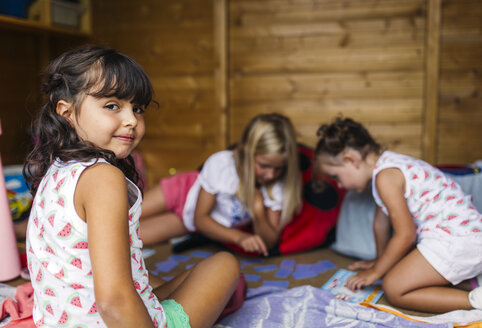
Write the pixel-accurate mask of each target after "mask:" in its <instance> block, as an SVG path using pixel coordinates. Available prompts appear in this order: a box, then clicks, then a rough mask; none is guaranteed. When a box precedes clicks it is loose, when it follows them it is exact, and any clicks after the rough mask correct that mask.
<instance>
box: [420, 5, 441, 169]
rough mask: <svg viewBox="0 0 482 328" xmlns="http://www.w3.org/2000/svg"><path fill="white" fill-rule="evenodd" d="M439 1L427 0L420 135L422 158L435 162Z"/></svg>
mask: <svg viewBox="0 0 482 328" xmlns="http://www.w3.org/2000/svg"><path fill="white" fill-rule="evenodd" d="M440 17H441V1H440V0H429V2H428V17H427V51H426V57H425V70H426V73H425V74H426V80H425V81H426V82H425V112H424V121H423V122H424V130H423V136H422V140H423V141H422V144H423V146H422V147H423V152H422V154H423V156H422V158H423V159H424V160H425V161H427V162H429V163H433V164H435V163H436V162H435V161H436V158H437V154H436V142H437V120H438V102H437V100H438V91H439V90H438V87H439V85H438V79H439V62H440V28H441V26H440Z"/></svg>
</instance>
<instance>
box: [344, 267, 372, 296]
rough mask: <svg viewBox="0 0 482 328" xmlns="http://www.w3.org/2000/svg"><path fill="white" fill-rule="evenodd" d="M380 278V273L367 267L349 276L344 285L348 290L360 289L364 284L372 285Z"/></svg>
mask: <svg viewBox="0 0 482 328" xmlns="http://www.w3.org/2000/svg"><path fill="white" fill-rule="evenodd" d="M380 278H381V275H380V274H378V273H377V272H375V270H373V269H368V270H365V271H362V272H359V273H357V274H356V275H354V276H351V277H350V278H348V280H347V281H346V287H348V288H349V289H350V290H353V291H354V290H358V289H362V288H363V287H365V286H370V285H373V284H374V283H375V282H377V281H378V280H379V279H380Z"/></svg>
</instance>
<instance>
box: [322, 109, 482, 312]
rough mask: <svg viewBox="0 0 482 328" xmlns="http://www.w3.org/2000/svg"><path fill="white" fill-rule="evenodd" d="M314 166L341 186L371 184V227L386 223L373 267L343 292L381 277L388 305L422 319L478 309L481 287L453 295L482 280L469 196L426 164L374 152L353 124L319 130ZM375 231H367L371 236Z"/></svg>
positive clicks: (477, 227) (479, 236) (481, 238)
mask: <svg viewBox="0 0 482 328" xmlns="http://www.w3.org/2000/svg"><path fill="white" fill-rule="evenodd" d="M318 135H319V137H320V140H319V141H318V145H317V147H316V153H315V156H316V160H317V162H318V167H319V169H320V170H321V172H322V173H323V174H325V175H327V176H330V177H332V178H333V179H335V180H337V181H338V183H339V185H340V186H341V187H344V188H346V189H352V190H357V191H362V190H364V189H365V188H366V187H367V185H368V184H369V183H370V182H371V183H372V193H373V197H374V199H375V202H376V203H377V205H378V206H379V207H378V208H377V212H376V214H375V220H377V218H378V220H380V219H385V220H386V221H387V220H390V223H391V226H392V228H393V235H391V236H390V235H389V231H387V230H386V232H387V236H385V237H383V238H382V239H385V240H386V241H387V243H386V244H385V245H383V247H380V248H378V247H377V258H376V260H374V261H364V262H358V263H357V264H355V265H354V266H352V268H359V269H363V271H361V272H359V273H358V274H356V275H354V276H352V277H350V278H349V280H348V281H347V286H348V287H349V288H350V289H352V290H355V289H360V288H363V287H364V286H368V285H371V284H373V283H375V282H376V281H378V280H379V279H380V278H382V277H383V282H382V286H383V289H384V291H385V294H386V295H387V298H388V300H389V301H390V302H391V303H392V304H394V305H396V306H399V307H403V308H407V309H413V310H418V311H425V312H448V311H451V310H457V309H467V310H469V309H472V308H477V309H482V286H479V287H477V288H475V289H474V290H472V291H470V292H469V291H466V290H462V289H458V288H453V286H450V284H452V285H457V284H459V283H460V282H462V281H463V280H467V279H471V278H474V277H477V276H478V275H481V274H482V252H481V249H482V231H481V230H482V215H481V214H480V213H478V212H477V210H476V209H475V208H474V207H473V205H472V203H471V201H470V196H466V195H465V194H464V192H463V190H462V189H461V188H460V186H459V185H458V184H457V183H455V182H454V181H452V180H451V179H450V178H449V177H448V176H446V175H445V174H444V173H442V172H441V171H440V170H438V169H437V168H435V167H433V166H431V165H429V164H428V163H426V162H424V161H422V160H419V159H415V158H412V157H410V156H406V155H402V154H397V153H394V152H391V151H383V152H382V151H381V150H380V146H379V144H378V143H376V142H375V140H374V139H373V138H372V137H371V136H370V134H369V133H368V131H367V130H366V129H365V128H364V127H363V126H362V125H361V124H360V123H357V122H355V121H353V120H351V119H349V118H345V119H342V118H337V119H336V120H335V121H334V122H333V123H332V124H327V125H323V126H322V127H321V128H320V129H319V131H318ZM377 232H380V230H377V229H374V233H375V235H377Z"/></svg>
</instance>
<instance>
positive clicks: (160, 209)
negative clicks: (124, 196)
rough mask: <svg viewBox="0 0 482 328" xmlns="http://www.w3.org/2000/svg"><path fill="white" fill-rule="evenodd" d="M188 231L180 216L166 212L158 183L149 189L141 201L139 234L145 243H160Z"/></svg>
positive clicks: (162, 192) (162, 194)
mask: <svg viewBox="0 0 482 328" xmlns="http://www.w3.org/2000/svg"><path fill="white" fill-rule="evenodd" d="M187 233H189V231H188V230H187V229H186V227H185V226H184V224H183V223H182V220H181V218H179V217H178V216H177V215H176V214H174V213H171V212H167V206H166V198H165V196H164V191H163V190H162V188H161V186H160V185H157V186H155V187H154V188H152V189H149V190H148V191H147V192H146V193H145V194H144V198H143V201H142V214H141V219H140V230H139V235H140V237H141V239H142V241H143V242H144V244H146V245H150V244H155V243H162V242H165V241H168V240H169V239H171V238H173V237H178V236H182V235H185V234H187Z"/></svg>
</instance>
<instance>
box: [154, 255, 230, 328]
mask: <svg viewBox="0 0 482 328" xmlns="http://www.w3.org/2000/svg"><path fill="white" fill-rule="evenodd" d="M239 272H240V270H239V262H238V260H237V259H236V258H235V257H234V256H233V255H232V254H230V253H227V252H220V253H216V254H215V255H213V256H211V257H210V258H208V259H205V260H203V261H202V262H200V263H198V264H197V265H196V266H194V267H193V268H192V269H190V270H189V271H186V272H184V273H183V274H181V275H179V276H178V277H176V278H174V279H173V280H171V281H170V282H168V283H166V284H164V285H162V286H160V287H159V288H157V289H156V290H155V294H156V295H157V296H158V298H159V299H160V300H163V299H170V298H171V299H174V300H175V301H176V302H178V303H179V304H181V305H182V307H183V309H184V311H185V312H186V314H187V315H188V316H189V323H190V325H191V327H193V328H197V327H211V326H212V325H213V324H214V322H215V321H216V319H217V318H218V317H219V315H220V314H221V312H222V311H223V309H224V307H225V306H226V304H227V302H228V301H229V299H230V298H231V296H232V294H233V292H234V289H235V288H236V284H237V282H238V278H239Z"/></svg>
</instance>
